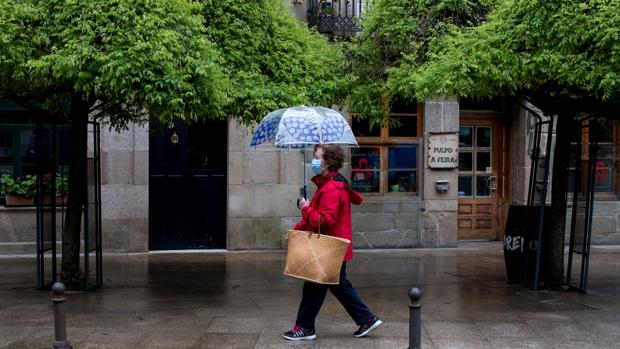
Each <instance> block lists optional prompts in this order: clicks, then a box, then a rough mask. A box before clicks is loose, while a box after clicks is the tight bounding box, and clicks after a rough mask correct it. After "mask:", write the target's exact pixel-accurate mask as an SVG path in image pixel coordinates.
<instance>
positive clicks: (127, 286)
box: [0, 243, 620, 349]
mask: <svg viewBox="0 0 620 349" xmlns="http://www.w3.org/2000/svg"><path fill="white" fill-rule="evenodd" d="M283 267H284V255H283V254H282V253H280V252H246V253H241V252H226V253H189V254H134V255H106V256H104V287H103V288H101V289H99V290H96V291H91V292H87V293H69V294H68V295H67V299H68V300H67V304H66V306H67V312H68V319H67V322H68V338H69V341H70V343H71V344H72V345H73V347H74V348H355V349H362V348H377V349H379V348H407V346H408V307H407V304H408V302H409V300H408V297H407V291H408V289H409V288H410V287H412V286H417V287H420V288H422V290H423V292H424V294H423V297H422V304H423V310H422V318H423V328H422V331H423V343H422V344H423V347H424V348H614V347H615V348H618V347H620V344H617V343H618V342H620V311H619V310H620V277H619V276H620V249H618V248H602V249H596V250H595V253H593V254H592V257H591V270H590V284H589V292H588V294H580V293H576V292H550V291H532V290H529V289H526V288H523V287H521V286H518V285H508V284H506V282H505V272H504V260H503V254H502V250H501V244H499V243H463V244H461V246H460V247H459V248H458V249H433V250H391V251H368V252H359V253H357V254H356V256H355V258H354V259H353V261H352V262H351V263H350V264H349V265H348V273H349V277H350V280H351V281H352V282H353V284H354V286H355V287H356V288H357V289H358V290H359V292H360V293H361V295H362V297H363V298H364V300H365V301H366V303H368V305H369V306H370V308H371V309H372V310H373V311H375V312H376V313H377V314H378V315H379V316H380V317H381V319H382V320H383V321H384V324H383V325H382V326H381V327H380V328H379V329H377V330H376V331H375V332H373V333H372V335H371V336H369V337H366V338H359V339H358V338H354V337H353V336H352V333H353V332H354V331H355V330H356V326H355V324H354V323H353V321H352V320H351V319H350V318H349V317H348V315H347V314H346V312H345V311H344V309H343V308H342V307H341V306H340V304H339V303H338V302H337V301H336V300H335V298H334V297H333V296H332V295H331V294H330V295H328V297H327V300H326V302H325V304H324V306H323V308H322V310H321V313H320V315H319V318H318V320H317V336H318V338H317V340H314V341H309V342H303V343H299V342H289V341H286V340H284V339H283V338H282V337H281V333H282V332H283V331H285V330H287V329H289V328H290V327H291V326H292V325H293V321H294V319H295V315H296V311H297V306H298V303H299V297H300V294H301V282H299V281H297V280H294V279H291V278H288V277H285V276H283V275H282V270H283ZM34 274H35V273H34V259H33V258H25V257H7V256H4V257H0V348H49V347H50V345H51V344H52V341H53V327H52V326H53V312H52V308H51V305H50V304H51V302H50V294H49V292H47V291H37V290H35V289H34V288H33V285H34V283H35V279H34V276H35V275H34Z"/></svg>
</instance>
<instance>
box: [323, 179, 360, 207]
mask: <svg viewBox="0 0 620 349" xmlns="http://www.w3.org/2000/svg"><path fill="white" fill-rule="evenodd" d="M312 182H314V184H316V186H317V187H319V188H322V187H323V186H324V185H325V184H327V183H329V182H331V183H333V185H334V186H335V187H336V188H338V189H342V190H346V192H347V194H348V195H349V201H350V202H351V203H352V204H353V205H359V204H361V203H362V201H364V197H363V196H362V194H360V193H358V192H356V191H355V190H353V189H352V188H351V186H350V185H349V184H348V182H347V180H346V179H345V178H344V176H342V175H341V174H340V173H338V172H337V171H331V172H329V173H328V174H327V175H325V176H321V175H318V176H314V177H312Z"/></svg>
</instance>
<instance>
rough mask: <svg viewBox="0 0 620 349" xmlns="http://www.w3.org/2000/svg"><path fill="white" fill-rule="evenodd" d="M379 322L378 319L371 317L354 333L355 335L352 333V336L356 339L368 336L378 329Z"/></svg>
mask: <svg viewBox="0 0 620 349" xmlns="http://www.w3.org/2000/svg"><path fill="white" fill-rule="evenodd" d="M381 323H382V322H381V320H379V318H378V317H376V316H373V317H371V318H370V319H369V320H368V321H366V323H365V324H363V325H362V326H360V328H359V329H358V330H357V331H355V333H353V335H354V336H355V337H357V338H360V337H364V336H365V335H367V334H369V333H370V331H372V330H374V329H375V328H377V327H379V325H381Z"/></svg>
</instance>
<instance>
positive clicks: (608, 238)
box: [592, 198, 620, 245]
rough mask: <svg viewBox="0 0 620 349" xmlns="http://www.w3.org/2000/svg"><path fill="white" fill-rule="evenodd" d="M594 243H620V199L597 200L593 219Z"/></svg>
mask: <svg viewBox="0 0 620 349" xmlns="http://www.w3.org/2000/svg"><path fill="white" fill-rule="evenodd" d="M592 244H593V245H620V201H596V198H595V203H594V208H593V219H592Z"/></svg>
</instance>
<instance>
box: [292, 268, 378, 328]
mask: <svg viewBox="0 0 620 349" xmlns="http://www.w3.org/2000/svg"><path fill="white" fill-rule="evenodd" d="M346 265H347V263H346V262H344V263H342V269H341V270H340V283H339V284H338V285H321V284H315V283H312V282H305V283H304V290H303V295H302V298H301V304H300V305H299V311H298V313H297V321H296V322H295V324H296V325H297V326H301V327H303V328H305V329H308V330H314V321H315V319H316V317H317V315H318V314H319V310H321V306H322V305H323V301H324V300H325V296H326V295H327V290H328V289H329V290H330V291H332V293H333V294H334V296H336V299H338V301H340V303H341V304H342V305H343V306H344V308H345V309H346V310H347V312H348V313H349V315H350V316H351V318H353V320H354V321H355V323H356V324H357V325H358V326H361V325H362V324H363V323H365V322H366V321H368V319H370V318H371V317H372V316H374V315H373V314H372V312H371V311H370V309H368V307H367V306H366V304H364V302H363V301H362V298H360V296H359V294H358V293H357V291H356V290H355V289H354V288H353V285H352V284H351V282H350V281H349V280H347V268H346Z"/></svg>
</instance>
